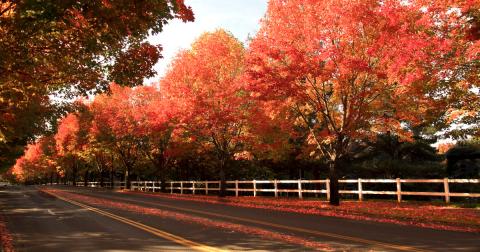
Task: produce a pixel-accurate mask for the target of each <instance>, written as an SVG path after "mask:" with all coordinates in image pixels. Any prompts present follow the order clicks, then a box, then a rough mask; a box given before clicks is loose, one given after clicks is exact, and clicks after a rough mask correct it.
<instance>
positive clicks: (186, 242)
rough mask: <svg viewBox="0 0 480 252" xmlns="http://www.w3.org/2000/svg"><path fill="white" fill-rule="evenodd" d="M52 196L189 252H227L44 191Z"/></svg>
mask: <svg viewBox="0 0 480 252" xmlns="http://www.w3.org/2000/svg"><path fill="white" fill-rule="evenodd" d="M44 192H46V193H48V194H50V195H52V196H55V197H57V198H58V199H61V200H63V201H66V202H68V203H71V204H73V205H76V206H79V207H82V208H85V209H87V210H90V211H92V212H95V213H98V214H101V215H103V216H106V217H110V218H112V219H114V220H118V221H120V222H123V223H125V224H128V225H130V226H133V227H136V228H138V229H141V230H143V231H146V232H148V233H151V234H153V235H156V236H158V237H160V238H163V239H166V240H169V241H172V242H175V243H177V244H180V245H182V246H185V247H187V248H189V249H191V250H196V251H205V252H206V251H212V252H223V251H228V250H224V249H219V248H214V247H210V246H208V245H204V244H200V243H198V242H194V241H190V240H187V239H185V238H182V237H180V236H176V235H173V234H170V233H167V232H165V231H162V230H160V229H157V228H154V227H150V226H147V225H145V224H142V223H140V222H136V221H133V220H130V219H127V218H124V217H121V216H118V215H116V214H112V213H109V212H106V211H103V210H100V209H98V208H95V207H91V206H88V205H85V204H82V203H79V202H76V201H73V200H70V199H66V198H64V197H62V196H59V195H56V194H54V193H52V192H49V191H44Z"/></svg>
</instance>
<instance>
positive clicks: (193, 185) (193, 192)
mask: <svg viewBox="0 0 480 252" xmlns="http://www.w3.org/2000/svg"><path fill="white" fill-rule="evenodd" d="M192 194H193V195H195V181H192Z"/></svg>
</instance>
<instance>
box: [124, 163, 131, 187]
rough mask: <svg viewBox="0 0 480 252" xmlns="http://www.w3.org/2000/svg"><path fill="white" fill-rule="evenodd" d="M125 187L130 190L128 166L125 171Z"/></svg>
mask: <svg viewBox="0 0 480 252" xmlns="http://www.w3.org/2000/svg"><path fill="white" fill-rule="evenodd" d="M125 188H126V189H128V190H130V168H129V167H127V170H126V171H125Z"/></svg>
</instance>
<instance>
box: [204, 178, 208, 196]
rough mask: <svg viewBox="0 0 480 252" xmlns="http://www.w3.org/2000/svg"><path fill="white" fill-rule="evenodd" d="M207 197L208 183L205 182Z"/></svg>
mask: <svg viewBox="0 0 480 252" xmlns="http://www.w3.org/2000/svg"><path fill="white" fill-rule="evenodd" d="M205 195H208V181H205Z"/></svg>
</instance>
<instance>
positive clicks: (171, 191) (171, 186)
mask: <svg viewBox="0 0 480 252" xmlns="http://www.w3.org/2000/svg"><path fill="white" fill-rule="evenodd" d="M170 194H173V182H172V181H170Z"/></svg>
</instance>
